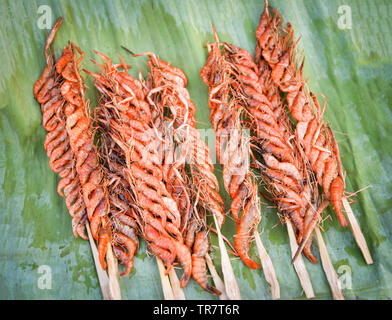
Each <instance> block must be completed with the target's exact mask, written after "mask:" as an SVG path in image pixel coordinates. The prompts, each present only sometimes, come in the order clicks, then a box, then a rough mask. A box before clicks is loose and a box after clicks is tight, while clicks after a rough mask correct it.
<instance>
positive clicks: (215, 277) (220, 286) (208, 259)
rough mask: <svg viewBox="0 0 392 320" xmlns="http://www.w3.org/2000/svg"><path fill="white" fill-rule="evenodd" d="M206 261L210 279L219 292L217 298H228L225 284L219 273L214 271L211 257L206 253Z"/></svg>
mask: <svg viewBox="0 0 392 320" xmlns="http://www.w3.org/2000/svg"><path fill="white" fill-rule="evenodd" d="M206 262H207V266H208V269H209V270H210V273H211V276H212V279H213V280H214V284H215V288H217V289H218V290H219V291H220V292H221V294H220V296H219V299H220V300H229V297H228V296H227V294H226V289H225V284H224V283H223V281H222V279H221V278H220V277H219V274H218V272H217V271H216V268H215V266H214V263H213V262H212V259H211V257H210V255H209V254H208V253H207V254H206Z"/></svg>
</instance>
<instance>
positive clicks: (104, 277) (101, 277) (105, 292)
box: [86, 222, 112, 300]
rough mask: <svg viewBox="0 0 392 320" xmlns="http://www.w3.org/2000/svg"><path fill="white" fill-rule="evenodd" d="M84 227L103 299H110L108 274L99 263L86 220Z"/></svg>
mask: <svg viewBox="0 0 392 320" xmlns="http://www.w3.org/2000/svg"><path fill="white" fill-rule="evenodd" d="M86 228H87V234H88V239H89V242H90V247H91V251H92V253H93V258H94V262H95V268H96V270H97V274H98V281H99V285H100V287H101V291H102V296H103V299H104V300H112V296H111V292H110V286H109V276H108V274H107V273H106V271H104V270H103V269H102V267H101V264H100V262H99V258H98V249H97V246H96V245H95V242H94V239H93V236H92V235H91V230H90V225H89V223H88V222H86Z"/></svg>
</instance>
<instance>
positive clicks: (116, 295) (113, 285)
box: [106, 243, 121, 300]
mask: <svg viewBox="0 0 392 320" xmlns="http://www.w3.org/2000/svg"><path fill="white" fill-rule="evenodd" d="M106 260H107V263H108V274H109V290H110V294H111V296H112V300H121V290H120V284H119V282H118V278H119V276H118V263H117V259H116V258H115V257H114V255H113V250H112V244H111V243H108V250H107V253H106Z"/></svg>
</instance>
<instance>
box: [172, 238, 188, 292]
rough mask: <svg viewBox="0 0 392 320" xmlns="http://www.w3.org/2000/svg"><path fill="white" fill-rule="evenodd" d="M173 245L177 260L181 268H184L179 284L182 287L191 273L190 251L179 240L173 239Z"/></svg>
mask: <svg viewBox="0 0 392 320" xmlns="http://www.w3.org/2000/svg"><path fill="white" fill-rule="evenodd" d="M173 243H174V246H175V248H176V255H177V258H178V260H179V262H180V263H181V265H182V268H183V269H184V274H183V275H182V278H181V280H180V286H181V288H184V287H185V286H186V285H187V283H188V281H189V279H190V277H191V275H192V257H191V252H190V250H189V248H188V247H187V246H186V245H185V244H183V243H182V242H180V241H177V240H173Z"/></svg>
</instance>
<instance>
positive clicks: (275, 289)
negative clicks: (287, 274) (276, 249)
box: [254, 229, 280, 300]
mask: <svg viewBox="0 0 392 320" xmlns="http://www.w3.org/2000/svg"><path fill="white" fill-rule="evenodd" d="M254 235H255V239H256V246H257V250H258V252H259V257H260V260H261V265H262V267H263V271H264V275H265V279H266V280H267V282H268V284H269V285H270V287H271V296H272V299H274V300H276V299H279V298H280V288H279V282H278V279H277V278H276V274H275V269H274V266H273V264H272V261H271V258H270V257H269V255H268V253H267V251H266V250H265V248H264V246H263V243H262V242H261V238H260V235H259V232H258V231H257V229H256V230H255V232H254Z"/></svg>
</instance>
